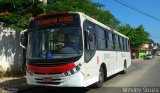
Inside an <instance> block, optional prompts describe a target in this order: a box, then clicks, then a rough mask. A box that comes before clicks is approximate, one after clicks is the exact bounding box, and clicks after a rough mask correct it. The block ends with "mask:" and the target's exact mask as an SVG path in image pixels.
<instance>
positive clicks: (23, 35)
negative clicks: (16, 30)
mask: <svg viewBox="0 0 160 93" xmlns="http://www.w3.org/2000/svg"><path fill="white" fill-rule="evenodd" d="M27 32H28V30H27V29H25V30H23V31H21V32H20V46H21V47H22V48H23V49H27V47H26V43H27V40H26V39H27V37H26V34H27Z"/></svg>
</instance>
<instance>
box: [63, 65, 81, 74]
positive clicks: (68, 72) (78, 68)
mask: <svg viewBox="0 0 160 93" xmlns="http://www.w3.org/2000/svg"><path fill="white" fill-rule="evenodd" d="M78 71H80V67H79V66H75V67H74V68H73V69H72V70H69V71H67V72H64V75H65V76H69V75H72V74H75V73H77V72H78Z"/></svg>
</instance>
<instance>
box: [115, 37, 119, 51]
mask: <svg viewBox="0 0 160 93" xmlns="http://www.w3.org/2000/svg"><path fill="white" fill-rule="evenodd" d="M115 38H116V50H119V41H118V35H115Z"/></svg>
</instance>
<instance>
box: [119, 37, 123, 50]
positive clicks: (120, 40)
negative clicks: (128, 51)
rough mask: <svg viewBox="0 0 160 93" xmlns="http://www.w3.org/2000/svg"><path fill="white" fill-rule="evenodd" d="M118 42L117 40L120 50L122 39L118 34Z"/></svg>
mask: <svg viewBox="0 0 160 93" xmlns="http://www.w3.org/2000/svg"><path fill="white" fill-rule="evenodd" d="M118 42H119V50H122V39H121V37H120V36H118Z"/></svg>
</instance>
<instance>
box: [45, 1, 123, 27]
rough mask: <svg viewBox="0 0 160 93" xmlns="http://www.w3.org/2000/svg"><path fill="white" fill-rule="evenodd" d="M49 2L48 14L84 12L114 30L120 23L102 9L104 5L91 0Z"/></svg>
mask: <svg viewBox="0 0 160 93" xmlns="http://www.w3.org/2000/svg"><path fill="white" fill-rule="evenodd" d="M48 2H49V3H48V5H47V9H46V11H47V12H56V11H58V12H59V11H72V12H83V13H85V14H87V15H89V16H91V17H93V18H95V19H97V20H98V21H100V22H102V23H104V24H105V25H108V26H110V27H112V28H114V29H117V28H118V26H119V23H120V22H119V20H117V19H116V18H115V17H114V16H113V15H112V14H111V13H110V12H109V11H107V10H103V9H101V8H103V7H104V5H103V4H100V3H93V2H91V1H90V0H49V1H48Z"/></svg>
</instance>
